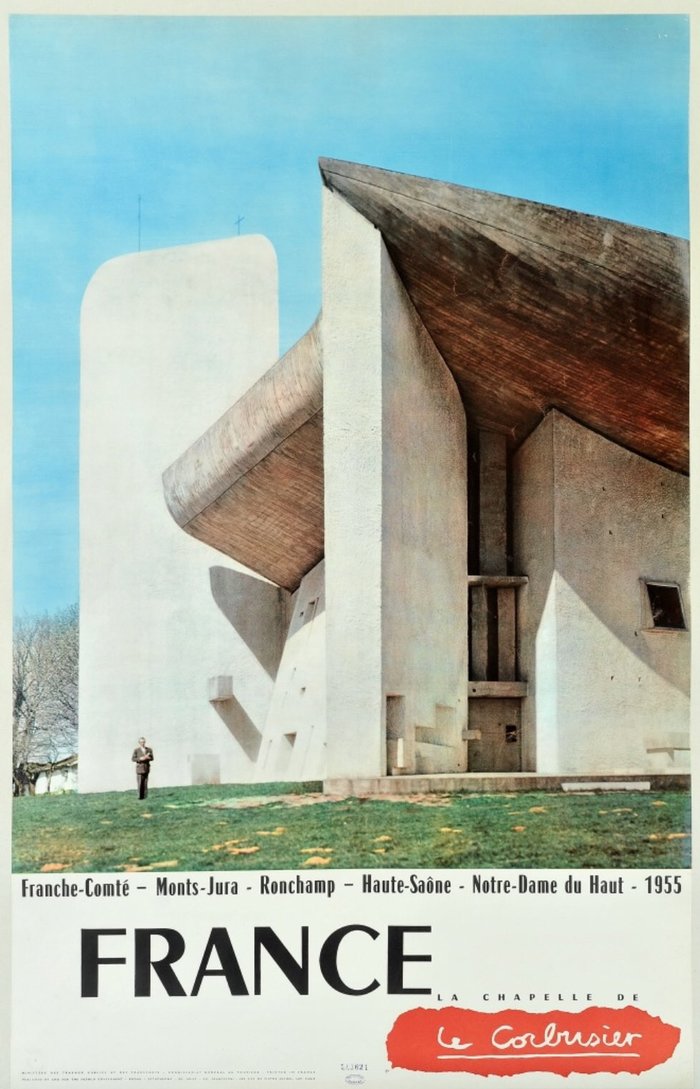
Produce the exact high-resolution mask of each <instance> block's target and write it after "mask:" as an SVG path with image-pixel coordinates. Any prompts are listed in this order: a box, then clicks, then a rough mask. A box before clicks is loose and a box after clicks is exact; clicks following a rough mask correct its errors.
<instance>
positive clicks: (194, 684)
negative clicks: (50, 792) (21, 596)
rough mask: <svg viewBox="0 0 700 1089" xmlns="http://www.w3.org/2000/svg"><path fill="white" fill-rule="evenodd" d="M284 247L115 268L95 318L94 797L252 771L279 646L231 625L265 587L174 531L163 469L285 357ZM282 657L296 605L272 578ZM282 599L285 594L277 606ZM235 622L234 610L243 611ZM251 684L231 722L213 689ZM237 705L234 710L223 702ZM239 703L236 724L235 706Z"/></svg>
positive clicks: (86, 573)
mask: <svg viewBox="0 0 700 1089" xmlns="http://www.w3.org/2000/svg"><path fill="white" fill-rule="evenodd" d="M277 355H278V334H277V269H276V258H275V254H274V251H273V249H272V246H271V245H270V243H269V242H268V241H267V240H266V239H263V238H260V237H254V236H248V237H246V236H244V237H241V238H235V239H230V240H226V241H221V242H212V243H205V244H201V245H193V246H182V247H177V248H173V249H169V250H162V251H155V252H147V253H140V254H132V255H130V256H127V257H121V258H118V259H116V260H114V261H110V262H108V263H107V264H106V265H103V266H102V267H101V268H100V269H99V270H98V272H97V273H96V274H95V276H94V277H93V279H92V281H91V283H90V285H89V287H88V289H87V292H86V296H85V300H84V304H83V312H82V325H81V473H80V488H81V648H80V652H81V658H80V789H81V790H83V791H85V790H108V789H125V788H128V787H130V786H131V785H132V780H133V767H132V764H131V761H130V756H131V752H132V749H133V747H134V744H135V742H136V739H137V738H138V737H139V736H140V735H142V734H143V735H145V736H146V737H147V738H148V740H149V742H150V743H151V744H152V746H153V748H154V750H155V753H156V761H155V763H154V767H153V775H152V783H153V785H168V784H178V783H181V784H185V783H190V782H193V781H197V779H202V778H204V779H206V778H210V779H216V778H217V777H220V778H221V780H234V779H247V778H252V777H253V775H254V770H255V756H256V750H258V749H259V745H260V738H261V731H262V728H263V726H264V721H265V716H266V714H267V708H268V704H269V700H270V696H271V693H272V684H273V676H271V672H272V674H273V675H274V668H275V667H274V666H273V664H271V662H270V661H269V653H268V652H265V653H263V654H261V653H260V652H259V651H258V648H257V647H256V646H255V644H253V645H252V646H251V645H249V642H250V641H249V642H246V640H245V638H244V637H243V635H245V633H243V635H241V633H240V632H238V631H237V630H236V629H235V628H234V626H233V625H232V623H231V620H230V619H229V616H230V615H233V614H234V613H235V612H236V607H235V600H236V599H237V598H238V597H242V598H243V600H244V602H250V599H251V592H252V593H253V596H255V594H256V591H257V586H256V585H252V583H253V581H255V583H257V582H259V580H253V576H251V575H246V574H242V575H241V576H240V578H239V579H237V578H236V565H235V564H234V563H232V562H231V561H229V560H227V559H226V558H225V557H223V556H221V555H220V554H219V553H218V552H216V551H215V550H214V549H211V548H209V547H208V546H206V545H203V544H202V543H201V542H199V541H196V540H194V539H193V538H191V537H189V536H188V535H187V534H186V533H183V531H182V530H181V529H180V528H179V527H178V526H177V525H176V524H175V522H174V521H173V519H172V518H171V516H170V514H169V513H168V511H167V509H166V506H165V501H164V499H163V491H162V482H161V474H162V472H163V470H164V469H165V468H166V467H167V466H168V465H169V464H170V463H171V462H172V461H174V460H175V459H176V458H177V457H178V456H179V455H180V454H181V453H182V452H183V450H185V449H186V448H187V446H188V445H189V444H190V443H191V442H192V441H193V440H194V439H196V438H197V437H198V436H199V435H200V434H201V433H202V432H203V431H204V430H205V429H206V428H207V427H208V426H209V425H210V424H211V423H212V422H213V421H214V420H215V419H216V418H217V417H218V416H219V415H220V414H221V412H222V410H223V409H225V408H226V407H227V406H228V405H230V404H231V403H233V401H235V400H236V399H237V398H238V397H240V396H241V394H242V393H244V392H245V390H246V389H248V387H249V386H250V385H251V384H252V383H253V382H254V381H255V380H256V379H257V378H258V377H259V376H260V375H261V374H262V373H263V372H264V371H265V370H267V368H268V367H269V366H270V365H271V364H272V363H274V362H275V360H276V358H277ZM259 585H260V588H261V591H260V593H261V594H262V596H260V595H258V597H259V605H260V617H259V620H260V624H261V625H263V626H264V625H265V624H268V625H269V626H270V640H269V642H270V644H271V645H272V646H274V647H277V648H278V650H279V651H280V652H281V646H282V639H281V636H280V633H279V630H278V628H279V624H280V622H281V621H280V616H281V612H280V610H282V612H283V611H284V602H280V601H278V600H277V597H276V596H275V595H277V593H278V591H277V588H276V587H269V588H268V589H266V584H265V583H263V582H260V583H259ZM270 594H272V597H273V598H274V600H273V599H272V598H271V599H270V601H268V600H267V599H268V598H269V597H270ZM227 613H228V614H229V615H227ZM216 675H220V676H232V675H235V676H236V677H237V678H243V682H242V683H239V686H238V689H237V692H236V703H235V705H234V704H231V705H229V708H228V710H229V719H230V721H228V722H227V721H225V720H224V718H222V716H221V715H220V714H219V713H217V705H216V704H211V703H210V702H209V699H208V696H209V693H208V689H207V679H208V678H209V677H212V676H216ZM219 710H221V706H219ZM232 710H233V711H235V714H232Z"/></svg>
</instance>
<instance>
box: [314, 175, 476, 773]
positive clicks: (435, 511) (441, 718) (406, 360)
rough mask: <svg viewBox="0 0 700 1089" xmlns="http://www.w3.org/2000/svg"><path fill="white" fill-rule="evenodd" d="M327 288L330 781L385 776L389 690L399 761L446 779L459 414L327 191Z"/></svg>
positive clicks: (457, 698)
mask: <svg viewBox="0 0 700 1089" xmlns="http://www.w3.org/2000/svg"><path fill="white" fill-rule="evenodd" d="M323 292H324V296H323V349H324V463H325V506H326V602H327V621H326V632H327V683H328V692H327V706H328V715H327V729H328V762H327V776H328V777H329V778H331V779H332V778H334V777H361V776H377V775H385V774H386V773H387V766H388V759H389V761H391V762H393V761H395V760H397V759H398V754H397V751H396V747H395V746H392V747H390V750H391V749H392V748H393V751H390V752H389V754H388V756H387V746H386V731H385V727H386V700H387V697H390V698H392V697H396V696H398V697H399V698H402V699H403V701H404V702H403V705H402V708H401V712H400V714H401V717H402V719H403V727H401V730H400V731H399V732H401V733H403V734H404V736H405V739H406V741H405V744H404V746H403V749H404V758H405V759H406V760H408V761H413V760H414V759H415V758H416V757H417V756H420V758H421V759H423V760H433V761H434V764H435V766H434V767H433V768H428V767H424V768H423V770H436V771H437V770H443V768H442V767H441V766H440V761H441V759H442V760H443V761H445V766H446V767H448V768H449V769H450V770H454V767H455V763H454V761H455V759H457V758H458V757H457V753H456V749H457V748H459V751H460V755H461V733H462V727H463V725H464V724H465V722H466V681H467V668H466V644H467V638H466V607H465V604H466V603H465V593H466V591H465V579H464V574H465V569H466V523H467V519H466V436H465V420H464V412H463V409H462V406H461V403H460V402H459V398H458V396H457V392H456V389H455V387H454V383H453V381H452V378H451V376H450V375H449V373H448V371H447V368H446V367H445V365H444V363H443V361H442V360H441V358H440V357H439V355H438V353H437V351H436V349H435V347H434V345H433V343H432V341H430V339H429V338H428V336H427V334H426V333H425V330H424V329H423V327H422V325H421V323H420V321H419V319H418V318H417V315H416V314H415V311H414V310H413V307H412V305H411V304H410V301H409V300H408V297H407V295H406V293H405V291H404V289H403V287H402V285H401V283H400V281H399V279H398V277H397V275H396V273H395V270H394V269H393V266H392V264H391V261H390V259H389V257H388V254H387V252H386V250H385V247H384V244H383V242H382V239H381V235H380V233H379V231H377V230H376V228H375V227H373V226H372V225H371V224H370V223H369V222H368V221H367V220H365V219H364V218H363V217H362V216H361V215H360V214H359V213H357V212H356V211H354V210H353V209H352V208H350V207H349V205H347V204H346V203H345V202H344V201H343V200H342V199H341V198H340V197H338V196H336V195H335V194H333V193H331V192H329V191H327V190H326V191H324V254H323ZM416 727H418V728H419V731H420V732H421V734H422V732H423V731H427V733H426V735H425V736H424V737H423V739H422V740H421V742H420V745H421V750H420V753H418V750H417V749H416V746H415V737H416V735H415V729H416ZM428 736H430V737H432V738H433V739H434V740H439V741H440V742H441V747H440V746H433V745H430V744H427V743H426V737H428ZM406 770H410V767H407V768H406Z"/></svg>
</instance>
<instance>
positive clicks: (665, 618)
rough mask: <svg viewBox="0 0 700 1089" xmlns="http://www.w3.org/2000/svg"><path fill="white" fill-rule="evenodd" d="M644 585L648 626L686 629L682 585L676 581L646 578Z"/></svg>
mask: <svg viewBox="0 0 700 1089" xmlns="http://www.w3.org/2000/svg"><path fill="white" fill-rule="evenodd" d="M644 586H645V589H646V599H647V600H646V604H647V608H648V615H647V618H646V619H647V624H646V626H647V628H648V629H651V630H654V629H661V630H665V631H685V630H686V623H685V616H684V614H683V601H682V599H681V590H680V586H679V585H678V584H677V583H675V582H651V581H649V580H646V579H645V580H644ZM645 611H647V610H645Z"/></svg>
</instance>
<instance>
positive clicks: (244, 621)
mask: <svg viewBox="0 0 700 1089" xmlns="http://www.w3.org/2000/svg"><path fill="white" fill-rule="evenodd" d="M209 582H210V585H211V592H212V596H213V598H214V601H215V602H216V604H217V606H218V607H219V609H220V610H221V612H222V613H223V614H224V616H225V617H226V619H227V620H228V622H229V624H230V625H231V627H232V628H234V629H235V630H236V632H237V633H238V634H239V635H240V637H241V639H242V640H243V642H244V643H245V644H246V646H247V647H248V648H249V649H250V650H251V651H252V653H253V654H254V655H255V657H256V658H257V660H258V661H259V662H260V665H261V666H262V667H263V669H264V670H265V671H266V673H268V674H269V676H270V677H272V678H273V680H274V678H275V676H276V675H277V669H278V667H279V663H280V658H281V657H282V649H283V647H284V641H285V638H286V635H287V628H288V626H289V616H290V611H289V610H290V600H291V594H289V593H288V592H287V591H286V590H283V589H282V588H281V587H280V586H275V585H274V583H271V582H265V581H264V580H263V579H259V578H256V577H255V576H254V575H246V574H244V573H243V572H242V571H233V570H231V568H228V567H211V568H210V569H209ZM217 710H219V713H220V714H221V710H220V709H219V708H217ZM243 713H244V714H245V712H243ZM251 725H252V724H251ZM253 729H255V727H253Z"/></svg>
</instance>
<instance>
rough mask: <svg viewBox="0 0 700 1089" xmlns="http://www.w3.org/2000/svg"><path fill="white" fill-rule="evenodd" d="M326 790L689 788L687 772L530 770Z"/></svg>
mask: <svg viewBox="0 0 700 1089" xmlns="http://www.w3.org/2000/svg"><path fill="white" fill-rule="evenodd" d="M323 789H324V791H325V792H326V793H327V794H342V795H344V794H347V795H352V796H358V795H360V796H362V795H367V794H443V793H453V792H463V793H470V794H504V793H506V794H510V793H511V792H516V791H528V790H549V791H555V790H556V791H558V790H567V792H568V793H573V792H575V791H576V790H577V789H579V790H582V791H586V792H588V791H593V790H597V791H609V790H655V791H656V790H689V789H690V776H689V775H679V774H677V773H670V772H669V773H657V774H654V775H641V774H632V775H624V774H623V775H600V776H592V775H537V774H535V773H533V772H515V773H513V774H508V775H506V774H502V773H501V772H487V773H483V774H479V775H469V774H466V775H385V776H381V777H377V778H372V779H369V778H368V779H326V780H325V782H324V784H323Z"/></svg>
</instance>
